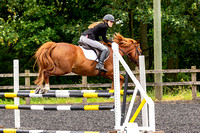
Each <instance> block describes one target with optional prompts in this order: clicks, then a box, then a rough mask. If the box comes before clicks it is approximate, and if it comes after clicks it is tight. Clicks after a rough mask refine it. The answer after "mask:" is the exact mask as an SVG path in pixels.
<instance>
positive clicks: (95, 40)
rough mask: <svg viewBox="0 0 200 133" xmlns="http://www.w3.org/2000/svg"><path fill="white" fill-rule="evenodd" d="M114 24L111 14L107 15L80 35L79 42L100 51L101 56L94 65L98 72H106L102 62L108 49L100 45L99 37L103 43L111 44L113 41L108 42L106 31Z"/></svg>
mask: <svg viewBox="0 0 200 133" xmlns="http://www.w3.org/2000/svg"><path fill="white" fill-rule="evenodd" d="M114 22H115V18H114V16H113V15H111V14H107V15H105V16H104V17H103V21H101V22H95V23H93V24H91V25H90V26H89V27H88V28H89V29H88V30H86V31H85V32H83V33H82V34H81V37H80V41H82V42H84V43H86V44H88V45H90V46H91V47H94V48H97V49H99V50H101V55H100V59H99V62H98V64H97V65H96V69H99V70H100V71H104V72H108V71H107V70H106V69H105V68H104V60H105V58H106V55H107V53H108V49H107V47H106V46H104V45H103V44H102V43H100V42H99V41H100V39H99V36H102V39H103V41H104V42H106V43H107V42H110V43H113V41H111V40H108V39H107V37H106V33H107V29H108V28H109V27H112V26H113V23H114Z"/></svg>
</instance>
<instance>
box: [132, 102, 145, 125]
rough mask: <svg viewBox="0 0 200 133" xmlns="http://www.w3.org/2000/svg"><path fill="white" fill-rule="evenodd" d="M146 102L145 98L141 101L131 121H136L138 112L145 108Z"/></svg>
mask: <svg viewBox="0 0 200 133" xmlns="http://www.w3.org/2000/svg"><path fill="white" fill-rule="evenodd" d="M145 103H146V100H145V99H143V100H142V102H141V103H140V105H139V107H138V108H137V110H136V111H135V114H134V115H133V117H132V118H131V120H130V122H129V123H133V122H134V121H135V119H136V118H137V116H138V114H139V113H140V111H141V109H142V108H143V106H144V104H145Z"/></svg>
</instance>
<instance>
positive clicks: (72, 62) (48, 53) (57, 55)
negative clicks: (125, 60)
mask: <svg viewBox="0 0 200 133" xmlns="http://www.w3.org/2000/svg"><path fill="white" fill-rule="evenodd" d="M113 41H114V42H116V43H117V44H118V45H119V49H120V50H119V52H120V54H121V55H122V56H124V55H127V56H128V57H129V59H132V60H133V61H134V62H135V63H136V64H137V65H139V63H138V60H139V55H140V54H141V49H140V44H139V43H138V42H137V41H135V40H133V39H130V38H124V37H122V36H121V35H120V34H118V33H117V34H115V35H114V39H113ZM105 45H106V44H105ZM107 45H108V44H107ZM108 46H109V49H110V55H109V58H108V59H107V60H106V61H105V62H104V67H105V69H107V70H108V72H107V73H106V72H101V73H100V74H99V70H97V69H95V66H96V64H97V62H95V63H94V64H93V62H94V61H93V60H88V59H86V57H85V56H84V53H83V51H82V49H81V48H80V47H79V46H76V45H72V44H69V43H55V42H46V43H45V44H43V45H42V46H41V47H40V48H39V49H38V50H37V52H36V54H35V58H36V62H37V64H38V67H39V76H38V77H37V79H36V80H35V84H36V85H38V87H37V88H36V90H35V93H39V94H44V93H46V92H48V91H49V90H50V87H49V76H51V75H56V76H59V75H64V74H67V73H70V72H74V73H76V74H78V75H82V76H98V75H99V76H103V77H105V78H108V79H111V80H112V81H113V51H112V48H111V47H110V44H109V45H108ZM91 64H93V65H91ZM44 81H45V88H43V82H44ZM123 82H124V77H123V76H122V75H120V89H121V88H122V85H123ZM113 89H114V88H113V83H112V87H111V90H113Z"/></svg>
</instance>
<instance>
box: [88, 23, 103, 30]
mask: <svg viewBox="0 0 200 133" xmlns="http://www.w3.org/2000/svg"><path fill="white" fill-rule="evenodd" d="M100 23H103V21H99V22H94V23H92V24H91V25H89V26H88V29H91V28H94V27H95V26H97V25H98V24H100Z"/></svg>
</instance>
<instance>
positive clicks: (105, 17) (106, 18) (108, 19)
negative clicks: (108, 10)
mask: <svg viewBox="0 0 200 133" xmlns="http://www.w3.org/2000/svg"><path fill="white" fill-rule="evenodd" d="M103 19H105V20H107V21H112V22H115V18H114V16H113V15H111V14H106V15H105V16H104V17H103Z"/></svg>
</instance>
